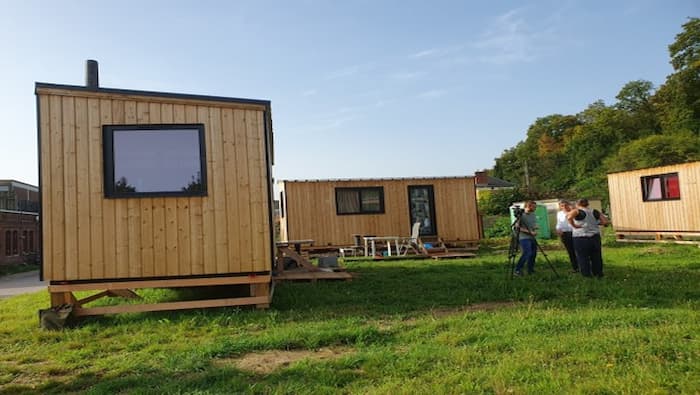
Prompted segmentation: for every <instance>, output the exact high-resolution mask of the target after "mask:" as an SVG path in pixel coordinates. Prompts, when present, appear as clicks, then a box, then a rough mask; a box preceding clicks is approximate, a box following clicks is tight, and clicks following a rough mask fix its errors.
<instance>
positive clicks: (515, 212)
mask: <svg viewBox="0 0 700 395" xmlns="http://www.w3.org/2000/svg"><path fill="white" fill-rule="evenodd" d="M524 212H525V210H524V209H522V208H520V206H518V205H515V206H513V215H514V216H515V218H520V216H521V215H523V213H524Z"/></svg>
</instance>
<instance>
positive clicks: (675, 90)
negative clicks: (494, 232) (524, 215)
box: [482, 18, 700, 214]
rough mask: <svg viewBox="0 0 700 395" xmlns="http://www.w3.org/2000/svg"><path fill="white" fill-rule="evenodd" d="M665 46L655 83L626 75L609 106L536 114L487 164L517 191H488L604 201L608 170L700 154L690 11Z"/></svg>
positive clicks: (698, 40) (697, 25)
mask: <svg viewBox="0 0 700 395" xmlns="http://www.w3.org/2000/svg"><path fill="white" fill-rule="evenodd" d="M668 49H669V54H670V63H671V65H672V66H673V73H672V74H671V75H669V76H668V77H667V78H666V81H665V82H664V83H663V84H662V85H661V86H658V87H655V86H654V85H653V84H652V83H651V82H649V81H645V80H636V81H630V82H628V83H627V84H625V85H624V86H623V87H622V88H621V89H620V91H619V93H618V94H617V96H616V100H617V101H616V102H615V103H613V104H611V105H607V104H606V103H604V102H603V101H596V102H594V103H592V104H590V105H589V106H588V107H587V108H585V109H584V110H583V111H581V112H579V113H578V114H574V115H564V114H552V115H548V116H545V117H542V118H538V119H537V120H535V122H534V123H533V124H532V125H530V127H529V128H528V130H527V137H526V138H525V140H523V141H520V142H519V143H518V144H516V145H515V146H514V147H512V148H509V149H506V150H505V151H504V152H503V153H502V154H501V156H500V157H498V158H496V163H495V165H494V168H493V169H492V170H490V173H491V174H492V175H493V176H495V177H498V178H502V179H504V180H508V181H511V182H514V183H516V184H517V185H518V186H519V190H516V191H510V192H501V193H495V194H492V198H493V199H495V200H499V199H501V200H508V199H511V198H512V199H515V200H521V199H525V198H553V197H562V198H575V197H588V198H599V199H602V200H603V201H604V202H606V201H607V200H608V190H607V178H606V175H607V173H611V172H616V171H623V170H632V169H639V168H645V167H653V166H662V165H669V164H676V163H683V162H689V161H696V160H700V19H699V18H689V19H688V21H687V22H686V23H685V24H683V28H682V31H681V33H679V34H678V35H676V37H675V41H674V42H673V43H672V44H670V45H669V47H668ZM499 195H503V196H499ZM484 203H487V202H484ZM494 203H495V202H494ZM493 206H494V207H493V210H502V208H497V207H495V206H496V205H495V204H494V205H493ZM482 210H483V207H482ZM487 211H489V210H488V209H487ZM487 213H488V212H487ZM491 214H495V212H494V213H491Z"/></svg>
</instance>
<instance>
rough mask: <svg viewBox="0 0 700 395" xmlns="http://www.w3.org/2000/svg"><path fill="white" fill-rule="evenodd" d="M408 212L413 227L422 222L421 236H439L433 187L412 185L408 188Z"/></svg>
mask: <svg viewBox="0 0 700 395" xmlns="http://www.w3.org/2000/svg"><path fill="white" fill-rule="evenodd" d="M408 210H409V211H410V213H409V215H410V218H411V226H413V224H414V223H416V222H420V223H421V226H420V235H421V236H437V222H436V221H435V196H434V195H433V186H432V185H410V186H409V187H408Z"/></svg>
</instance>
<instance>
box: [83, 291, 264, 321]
mask: <svg viewBox="0 0 700 395" xmlns="http://www.w3.org/2000/svg"><path fill="white" fill-rule="evenodd" d="M267 303H270V298H269V296H257V297H245V298H228V299H207V300H191V301H187V302H167V303H153V304H130V305H121V306H105V307H89V308H75V309H73V314H74V315H75V316H76V317H84V316H90V315H107V314H120V313H141V312H147V311H170V310H185V309H202V308H207V307H227V306H244V305H253V304H254V305H258V304H267Z"/></svg>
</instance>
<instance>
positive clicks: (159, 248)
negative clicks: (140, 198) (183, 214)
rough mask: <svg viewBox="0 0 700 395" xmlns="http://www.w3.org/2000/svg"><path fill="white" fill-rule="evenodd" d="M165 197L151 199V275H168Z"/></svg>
mask: <svg viewBox="0 0 700 395" xmlns="http://www.w3.org/2000/svg"><path fill="white" fill-rule="evenodd" d="M165 211H166V207H165V199H164V198H154V199H153V275H154V276H167V275H168V263H167V262H168V257H167V247H166V235H167V233H166V231H165V228H166V223H165Z"/></svg>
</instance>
